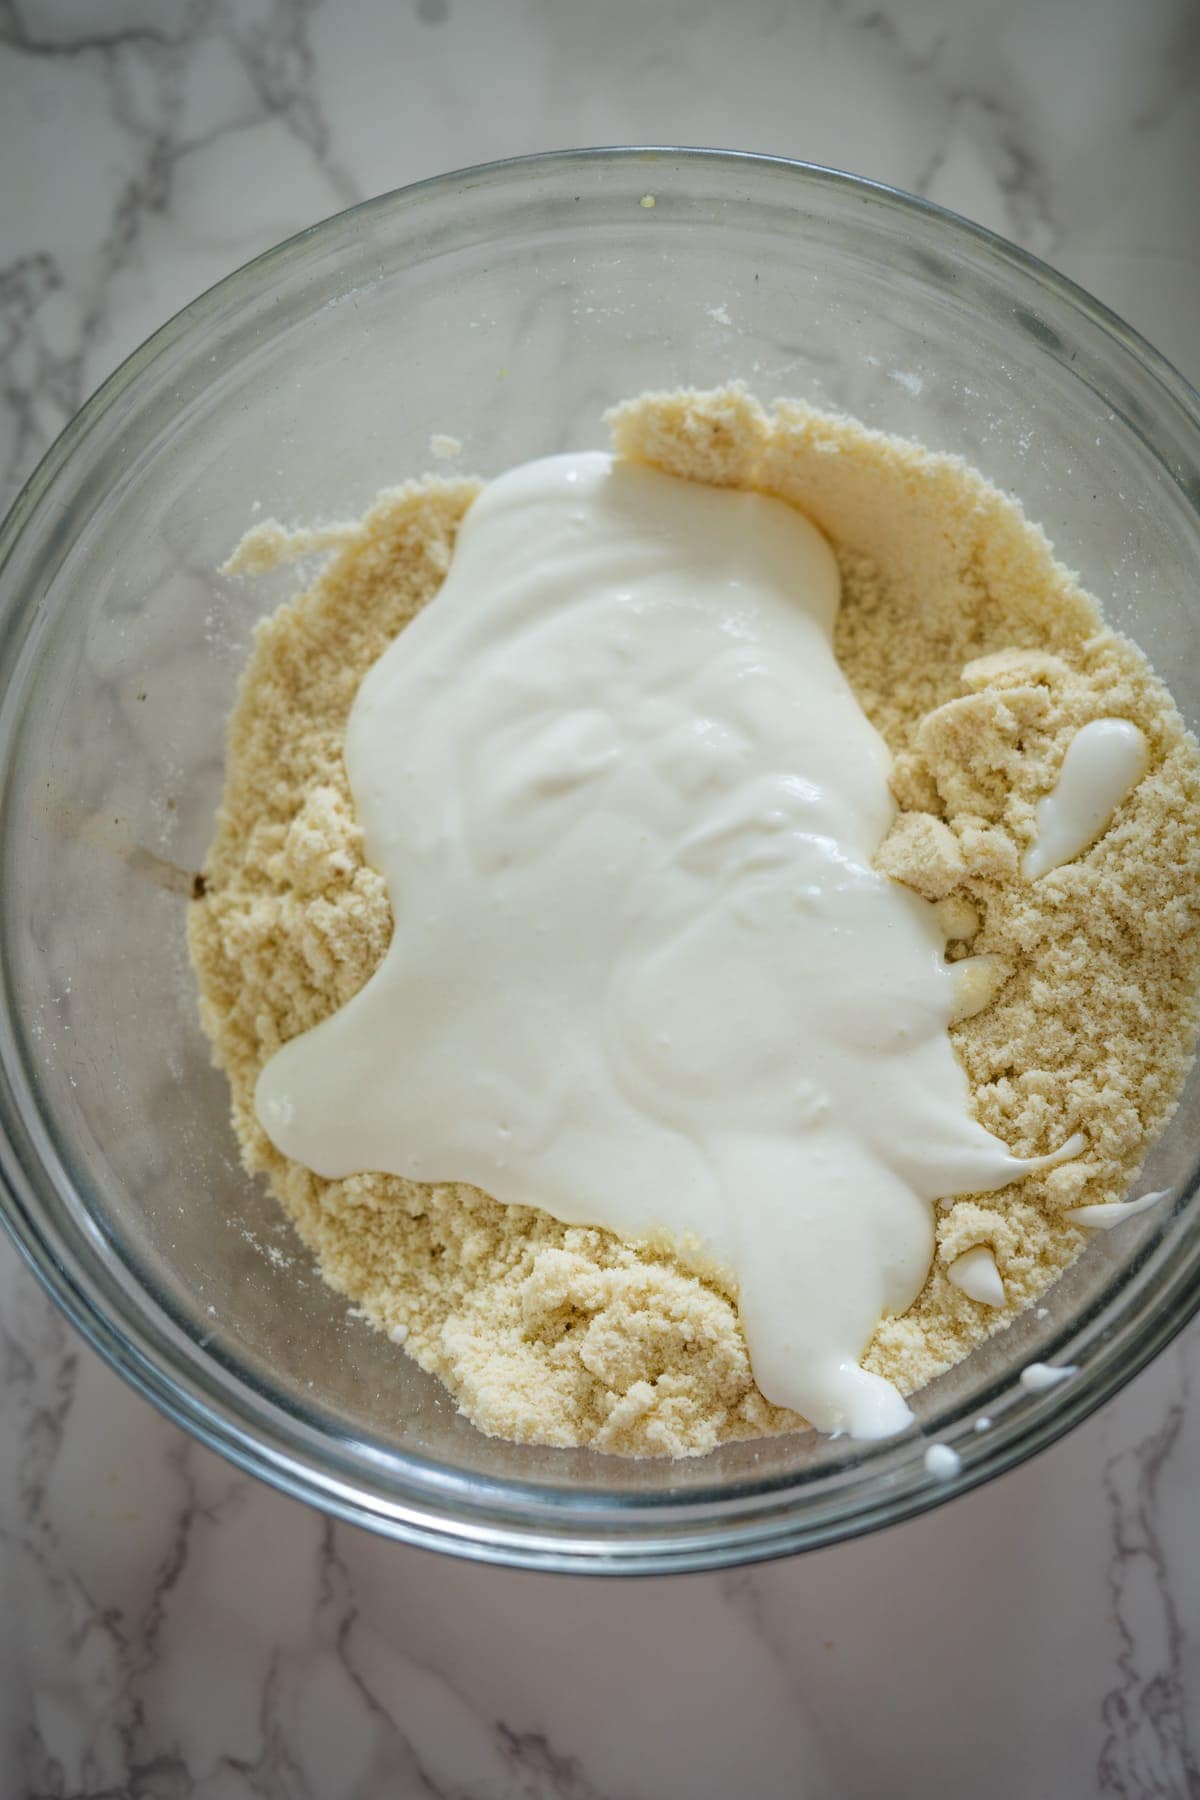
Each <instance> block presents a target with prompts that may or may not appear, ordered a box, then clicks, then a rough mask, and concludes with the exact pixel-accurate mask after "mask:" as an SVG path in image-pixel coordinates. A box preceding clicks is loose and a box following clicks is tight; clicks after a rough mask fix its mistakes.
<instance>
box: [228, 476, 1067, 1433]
mask: <svg viewBox="0 0 1200 1800" xmlns="http://www.w3.org/2000/svg"><path fill="white" fill-rule="evenodd" d="M837 604H838V574H837V567H836V563H835V561H834V558H833V555H832V553H831V551H830V549H829V547H828V545H827V544H826V542H825V540H824V539H823V538H822V537H821V535H820V534H819V533H818V532H817V531H816V530H815V529H814V527H813V526H812V525H810V524H809V523H808V522H807V521H806V520H805V519H803V518H802V517H801V516H800V515H799V514H798V513H796V512H795V511H794V510H793V509H792V508H790V507H788V506H786V505H784V504H782V503H781V502H779V501H774V500H769V499H766V498H764V497H762V496H760V495H755V494H745V493H736V492H731V491H724V490H716V489H711V488H705V487H699V486H695V485H692V484H690V483H686V482H682V481H677V480H674V479H672V478H671V477H669V476H666V475H662V474H659V473H657V472H654V471H652V470H649V469H645V468H640V467H636V466H632V465H628V464H622V463H614V462H613V461H612V459H611V458H609V457H608V456H606V455H602V454H598V453H595V454H585V455H577V456H561V457H552V458H549V459H547V460H546V461H543V462H538V463H533V464H529V465H527V466H525V467H522V468H519V469H515V470H513V471H512V472H511V473H510V474H507V475H505V476H503V477H501V478H500V479H499V480H497V481H495V482H493V483H492V484H491V486H490V487H488V488H487V489H486V490H485V491H484V493H483V494H482V495H481V496H480V498H479V499H478V500H477V501H476V502H475V504H474V505H473V506H472V508H471V510H470V512H469V514H468V515H467V518H466V520H465V521H464V524H463V527H462V530H461V532H460V535H459V540H458V545H457V549H456V551H455V555H454V561H453V566H452V568H451V570H450V573H449V575H448V577H447V579H446V582H445V584H444V586H443V588H442V590H441V592H440V593H439V594H438V595H437V597H436V599H435V600H434V601H433V602H432V603H431V604H430V605H429V606H427V607H426V609H425V610H424V611H423V612H422V613H421V614H420V615H419V617H418V618H417V619H415V620H414V622H413V623H412V624H411V625H410V626H409V627H408V628H407V629H406V630H405V631H404V632H403V633H402V635H401V636H400V637H399V638H398V639H397V641H396V642H395V644H394V645H393V646H392V647H391V648H390V649H389V650H388V651H387V652H386V654H385V655H384V656H382V657H381V658H380V660H379V662H378V663H377V664H376V665H375V666H374V667H373V668H372V669H371V670H370V672H369V673H368V675H367V677H366V679H365V680H364V682H363V684H362V687H361V690H360V692H359V695H358V698H357V700H356V702H355V705H354V709H353V712H352V714H351V718H350V723H349V729H348V734H347V742H346V764H347V770H348V773H349V777H350V782H351V786H352V788H353V792H354V799H355V804H356V807H357V809H358V815H359V818H360V820H361V822H362V825H363V828H364V831H365V838H366V851H367V855H368V857H369V859H370V861H371V862H372V864H374V866H375V867H377V868H378V869H380V870H381V871H382V872H383V874H384V876H385V877H386V880H387V884H388V892H389V895H390V898H391V903H392V908H393V911H394V915H395V932H394V936H393V940H392V944H391V947H390V949H389V951H388V954H387V957H386V958H385V960H384V962H383V964H382V965H381V967H380V968H379V969H378V971H377V972H376V974H375V975H374V976H373V977H372V979H371V980H370V981H369V982H368V983H367V985H366V987H365V988H364V989H363V990H362V992H361V993H359V994H358V995H357V996H356V997H355V998H354V999H353V1000H351V1001H350V1002H349V1003H348V1004H347V1005H346V1006H344V1007H342V1009H341V1010H340V1011H339V1012H338V1013H336V1014H335V1015H333V1017H331V1018H330V1019H328V1020H327V1021H326V1022H325V1023H323V1024H322V1025H320V1026H318V1027H317V1028H316V1029H315V1030H314V1031H310V1032H308V1033H306V1034H305V1035H304V1036H302V1037H300V1038H298V1039H295V1040H294V1041H293V1042H292V1043H290V1044H288V1045H286V1046H285V1048H284V1049H283V1050H281V1051H280V1052H279V1054H278V1055H277V1056H275V1057H274V1058H273V1059H272V1061H271V1062H270V1063H269V1064H268V1065H267V1067H266V1068H265V1069H264V1071H263V1074H262V1077H261V1079H260V1081H259V1085H258V1094H257V1105H258V1113H259V1117H260V1119H261V1121H262V1124H263V1126H264V1127H265V1129H266V1130H267V1132H268V1133H269V1134H270V1136H271V1138H272V1139H273V1141H274V1142H275V1144H276V1145H277V1146H278V1148H279V1149H280V1150H281V1151H283V1152H284V1153H285V1154H286V1155H288V1156H290V1157H293V1158H295V1159H297V1160H298V1161H300V1162H302V1163H305V1164H307V1165H308V1166H309V1167H310V1168H312V1169H314V1170H315V1171H316V1172H317V1173H319V1174H321V1175H324V1176H330V1177H336V1176H344V1175H348V1174H351V1173H353V1172H355V1171H359V1170H366V1169H376V1170H383V1171H387V1172H390V1173H394V1174H397V1175H403V1176H409V1177H411V1178H413V1179H415V1180H421V1181H465V1182H471V1183H473V1184H475V1185H476V1186H478V1187H480V1188H483V1189H485V1190H486V1191H487V1192H488V1193H490V1194H493V1195H494V1196H496V1197H497V1198H498V1199H500V1200H502V1201H506V1202H512V1203H518V1202H519V1203H524V1204H527V1205H533V1206H539V1207H542V1208H544V1209H545V1210H546V1211H547V1212H549V1213H551V1214H553V1215H554V1216H555V1217H556V1218H558V1219H561V1220H564V1221H566V1222H568V1223H577V1224H586V1225H596V1226H604V1227H607V1228H608V1229H609V1230H611V1231H614V1232H617V1233H619V1234H620V1235H621V1236H623V1237H626V1238H639V1237H646V1236H652V1235H655V1234H660V1235H662V1236H663V1237H665V1238H666V1239H668V1240H669V1241H671V1242H672V1243H674V1244H676V1245H680V1246H682V1247H683V1248H684V1250H685V1252H686V1253H689V1254H692V1253H694V1254H695V1255H696V1256H697V1257H698V1258H701V1259H703V1258H708V1259H711V1260H713V1261H715V1262H716V1263H718V1264H720V1265H722V1266H724V1267H727V1268H729V1269H731V1270H732V1271H733V1273H734V1275H735V1276H736V1279H737V1281H738V1284H739V1304H740V1308H741V1316H742V1319H743V1322H744V1325H745V1329H746V1334H747V1338H748V1341H749V1345H750V1353H751V1358H752V1362H753V1368H754V1374H755V1378H756V1380H757V1382H758V1385H759V1387H760V1388H761V1389H762V1391H763V1392H764V1393H765V1394H766V1395H767V1397H768V1398H769V1399H771V1400H773V1401H776V1402H778V1403H779V1404H781V1405H784V1406H789V1407H793V1408H795V1409H796V1410H797V1411H798V1412H800V1413H802V1414H804V1415H805V1416H806V1417H807V1418H808V1419H810V1420H811V1421H812V1422H813V1423H814V1424H815V1425H817V1426H818V1427H819V1428H821V1429H822V1430H826V1431H842V1430H844V1431H849V1432H852V1433H854V1434H856V1435H860V1436H877V1435H882V1434H885V1433H888V1432H892V1431H895V1430H898V1429H900V1428H901V1427H902V1426H903V1425H904V1424H905V1423H906V1422H907V1421H908V1419H909V1417H910V1415H909V1412H908V1408H907V1407H906V1406H905V1404H904V1402H903V1400H902V1399H901V1397H900V1395H899V1394H898V1393H897V1391H896V1390H895V1389H894V1388H893V1387H892V1386H891V1385H890V1384H889V1383H888V1382H886V1381H884V1380H882V1379H880V1378H879V1377H877V1376H875V1375H872V1374H869V1373H867V1372H866V1371H864V1370H863V1369H862V1368H861V1367H860V1364H859V1358H860V1356H861V1355H862V1352H863V1348H864V1346H865V1345H866V1343H867V1341H868V1339H869V1338H870V1336H871V1333H872V1331H873V1329H874V1327H875V1325H876V1324H877V1322H878V1321H879V1319H880V1317H881V1316H882V1315H883V1314H885V1313H888V1312H898V1311H902V1310H903V1309H904V1308H906V1307H907V1306H908V1305H909V1304H910V1303H911V1302H912V1300H913V1299H914V1298H915V1296H916V1294H917V1293H918V1291H919V1289H920V1287H921V1284H922V1282H923V1280H924V1277H925V1274H926V1271H927V1269H928V1267H929V1262H930V1257H931V1254H932V1249H933V1222H932V1214H931V1209H930V1202H931V1201H933V1200H935V1199H937V1198H939V1197H941V1196H945V1195H948V1194H953V1193H958V1192H962V1191H965V1190H983V1189H994V1188H997V1187H1000V1186H1002V1185H1004V1184H1005V1183H1007V1182H1010V1181H1013V1180H1015V1179H1017V1178H1019V1177H1020V1176H1021V1175H1022V1174H1024V1173H1026V1172H1027V1171H1028V1170H1029V1169H1031V1168H1034V1167H1038V1166H1041V1165H1042V1163H1044V1162H1046V1161H1049V1160H1057V1159H1039V1160H1038V1161H1035V1162H1021V1161H1019V1160H1018V1159H1016V1158H1014V1157H1013V1156H1011V1155H1010V1154H1009V1153H1008V1151H1007V1150H1006V1149H1005V1146H1004V1145H1003V1144H1002V1143H1001V1142H1000V1141H999V1140H998V1139H997V1138H995V1137H993V1136H992V1135H991V1134H990V1133H988V1132H987V1131H985V1130H984V1129H983V1128H982V1126H980V1125H979V1124H977V1123H976V1122H975V1121H974V1120H973V1119H972V1117H971V1113H970V1108H969V1104H968V1090H967V1083H966V1078H965V1076H964V1074H963V1071H962V1069H961V1067H960V1066H959V1064H958V1062H957V1061H956V1059H955V1056H954V1053H953V1050H952V1048H951V1045H950V1040H949V1038H948V1036H947V1032H946V1026H947V1022H948V1021H949V1019H950V1017H951V1015H952V1012H953V1010H954V1006H955V975H954V972H953V971H952V969H951V968H950V967H948V966H947V964H946V963H945V960H944V947H945V946H944V940H943V937H942V934H941V932H940V930H939V928H938V926H937V923H936V920H935V916H934V910H933V908H932V907H931V906H929V905H928V904H926V903H925V902H924V901H922V900H920V899H919V898H917V896H916V895H914V894H912V893H911V892H909V891H908V890H907V889H905V888H903V887H900V886H899V885H897V884H896V883H894V882H892V881H890V880H888V879H887V878H885V877H884V876H882V875H879V874H877V873H876V872H875V870H874V869H873V868H872V866H871V859H872V856H873V854H874V852H875V850H876V849H877V847H878V845H879V843H880V841H881V839H882V837H883V835H884V833H885V832H886V830H887V829H888V826H889V824H890V822H891V819H892V816H893V807H892V803H891V801H890V799H889V796H888V789H887V773H888V767H889V757H888V753H887V750H886V748H885V746H884V744H883V742H882V740H881V739H880V737H879V736H878V734H877V733H876V732H875V730H874V729H873V728H872V726H871V725H870V724H869V723H868V721H867V719H866V717H865V716H864V714H863V713H862V711H861V710H860V708H859V706H858V703H857V701H856V700H855V698H854V695H853V693H852V692H851V690H850V687H849V685H848V684H847V682H846V680H845V678H844V676H843V675H842V673H841V670H840V669H839V667H838V665H837V663H836V661H835V659H834V656H833V651H832V648H831V637H832V629H833V622H834V615H835V612H836V609H837Z"/></svg>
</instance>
